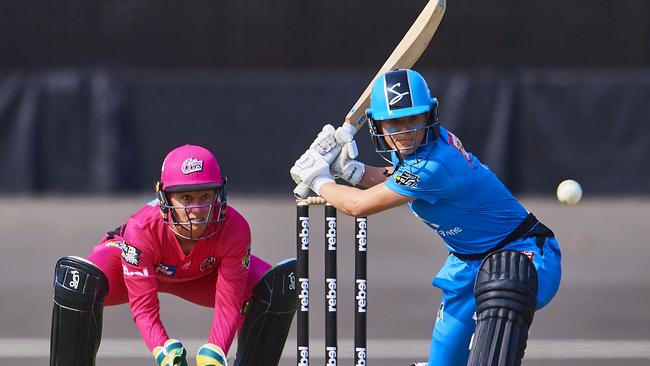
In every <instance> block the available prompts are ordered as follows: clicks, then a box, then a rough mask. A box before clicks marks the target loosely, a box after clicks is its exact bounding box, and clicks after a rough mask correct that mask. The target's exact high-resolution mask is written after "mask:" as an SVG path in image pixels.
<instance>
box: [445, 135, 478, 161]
mask: <svg viewBox="0 0 650 366" xmlns="http://www.w3.org/2000/svg"><path fill="white" fill-rule="evenodd" d="M447 134H448V135H449V145H451V146H453V147H455V148H456V150H458V151H459V152H460V153H461V154H463V156H464V157H465V160H467V161H468V162H470V163H471V162H472V157H471V156H469V154H468V153H467V151H465V147H464V146H463V143H462V142H460V139H459V138H458V137H457V136H456V135H454V134H453V133H451V132H449V131H447Z"/></svg>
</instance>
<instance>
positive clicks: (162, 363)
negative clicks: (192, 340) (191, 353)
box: [152, 339, 187, 366]
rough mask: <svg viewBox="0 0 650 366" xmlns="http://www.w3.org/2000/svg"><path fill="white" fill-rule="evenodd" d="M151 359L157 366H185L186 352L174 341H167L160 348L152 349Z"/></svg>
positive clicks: (181, 345)
mask: <svg viewBox="0 0 650 366" xmlns="http://www.w3.org/2000/svg"><path fill="white" fill-rule="evenodd" d="M152 353H153V357H154V358H155V359H156V364H157V365H158V366H187V359H186V357H187V351H185V347H183V344H182V343H181V342H180V341H179V340H176V339H168V340H167V342H165V344H164V345H163V346H162V347H161V346H158V347H156V348H154V349H153V352H152Z"/></svg>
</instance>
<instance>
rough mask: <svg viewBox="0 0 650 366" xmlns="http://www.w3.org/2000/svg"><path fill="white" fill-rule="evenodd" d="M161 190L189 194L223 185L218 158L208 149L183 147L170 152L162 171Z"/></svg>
mask: <svg viewBox="0 0 650 366" xmlns="http://www.w3.org/2000/svg"><path fill="white" fill-rule="evenodd" d="M160 181H161V183H162V187H161V189H162V190H163V191H166V192H186V191H187V192H189V191H200V190H204V189H212V188H218V187H220V186H222V185H223V179H222V177H221V169H219V164H218V163H217V158H215V157H214V155H213V154H212V153H211V152H210V151H209V150H208V149H206V148H204V147H201V146H196V145H183V146H181V147H177V148H175V149H174V150H172V151H170V152H169V154H167V157H165V161H163V165H162V169H161V171H160Z"/></svg>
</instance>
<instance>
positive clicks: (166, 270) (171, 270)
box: [156, 263, 176, 276]
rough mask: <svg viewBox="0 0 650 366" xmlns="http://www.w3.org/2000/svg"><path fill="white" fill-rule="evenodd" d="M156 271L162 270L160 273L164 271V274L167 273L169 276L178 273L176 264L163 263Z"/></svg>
mask: <svg viewBox="0 0 650 366" xmlns="http://www.w3.org/2000/svg"><path fill="white" fill-rule="evenodd" d="M156 272H160V273H162V274H164V275H167V276H175V275H176V266H170V265H167V264H162V263H161V264H159V265H158V266H157V267H156Z"/></svg>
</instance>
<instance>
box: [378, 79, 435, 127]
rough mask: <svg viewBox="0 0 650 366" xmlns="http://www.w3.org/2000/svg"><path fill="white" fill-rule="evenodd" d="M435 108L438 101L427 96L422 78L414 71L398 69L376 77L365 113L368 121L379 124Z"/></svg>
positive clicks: (426, 87) (429, 93)
mask: <svg viewBox="0 0 650 366" xmlns="http://www.w3.org/2000/svg"><path fill="white" fill-rule="evenodd" d="M437 106H438V100H437V99H436V98H433V97H431V92H430V91H429V86H428V85H427V82H426V81H425V80H424V78H423V77H422V75H420V74H419V73H418V72H417V71H413V70H407V69H399V70H392V71H389V72H387V73H385V74H383V75H381V76H379V77H378V78H377V80H376V81H375V84H374V85H373V87H372V91H371V93H370V108H368V109H366V114H367V115H368V118H370V119H372V120H375V121H382V120H386V119H393V118H400V117H406V116H413V115H416V114H420V113H425V112H429V111H431V110H432V109H435V108H436V107H437ZM434 112H435V111H434Z"/></svg>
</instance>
